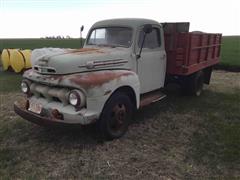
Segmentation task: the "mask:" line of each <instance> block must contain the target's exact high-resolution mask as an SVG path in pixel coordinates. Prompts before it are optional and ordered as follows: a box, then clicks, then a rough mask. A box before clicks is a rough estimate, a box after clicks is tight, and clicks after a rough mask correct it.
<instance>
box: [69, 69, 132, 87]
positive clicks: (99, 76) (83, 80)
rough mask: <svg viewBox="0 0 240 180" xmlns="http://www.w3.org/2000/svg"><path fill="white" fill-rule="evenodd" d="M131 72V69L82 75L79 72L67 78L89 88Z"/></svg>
mask: <svg viewBox="0 0 240 180" xmlns="http://www.w3.org/2000/svg"><path fill="white" fill-rule="evenodd" d="M132 74H133V72H131V71H129V72H112V71H107V72H90V73H88V74H84V75H81V74H78V75H74V76H73V77H72V78H70V79H69V80H70V81H71V82H73V83H75V84H78V85H81V86H83V87H85V88H90V87H96V86H101V85H103V84H105V83H107V82H109V81H111V80H114V79H119V78H120V77H123V76H129V75H132Z"/></svg>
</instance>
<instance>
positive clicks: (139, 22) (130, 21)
mask: <svg viewBox="0 0 240 180" xmlns="http://www.w3.org/2000/svg"><path fill="white" fill-rule="evenodd" d="M145 24H156V25H160V23H159V22H157V21H154V20H150V19H140V18H122V19H109V20H103V21H98V22H96V23H95V24H94V25H93V26H92V28H91V29H95V28H96V27H110V26H120V27H131V28H133V29H136V28H138V27H139V26H143V25H145Z"/></svg>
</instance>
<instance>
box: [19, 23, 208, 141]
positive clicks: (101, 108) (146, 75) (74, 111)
mask: <svg viewBox="0 0 240 180" xmlns="http://www.w3.org/2000/svg"><path fill="white" fill-rule="evenodd" d="M164 36H165V32H164V27H163V26H162V24H160V23H158V22H157V21H154V20H147V19H112V20H104V21H100V22H97V23H95V24H94V25H93V26H92V27H91V29H90V30H89V32H88V35H87V38H86V41H85V44H84V47H83V48H81V49H56V48H43V49H36V50H34V51H33V54H32V59H31V60H32V65H33V67H32V69H30V70H28V71H26V72H25V73H24V74H23V80H22V83H21V89H22V91H23V93H24V94H25V95H26V96H25V99H24V100H22V101H18V102H15V104H14V110H15V112H16V113H17V114H19V115H20V116H21V117H23V118H24V119H26V120H29V121H31V122H34V123H37V124H40V125H53V126H56V125H61V126H63V125H66V126H72V125H74V126H75V125H78V124H79V125H87V124H92V123H96V127H97V130H98V131H99V132H100V134H101V135H102V137H104V138H106V139H114V138H119V137H121V136H122V135H124V134H125V132H126V131H127V128H128V125H129V123H130V122H131V119H132V116H133V113H134V111H135V110H137V109H139V108H141V107H144V106H146V105H148V104H150V103H152V102H156V101H159V100H161V99H162V98H164V97H165V95H164V94H163V93H162V92H161V89H162V88H163V87H164V85H165V84H166V83H167V82H166V81H167V79H168V78H167V77H169V75H171V76H172V77H174V78H176V77H177V78H179V79H184V78H183V76H182V74H179V76H178V74H174V73H173V74H171V73H170V74H168V73H167V69H168V68H167V64H168V62H167V51H166V48H165V37H164ZM211 47H212V46H211ZM171 52H172V51H171ZM186 52H188V51H186ZM169 57H172V56H169ZM189 62H190V61H189ZM181 67H182V68H183V66H181ZM205 67H208V66H207V65H206V66H205ZM205 67H204V68H205ZM184 68H185V66H184ZM201 69H203V67H202V66H201ZM184 71H185V70H184ZM179 72H180V73H181V72H182V71H179ZM207 72H208V74H209V70H208V71H207ZM194 73H195V72H194ZM192 74H193V73H191V75H192ZM197 74H198V73H197ZM206 74H207V73H206ZM210 74H211V73H210ZM192 76H193V77H194V78H195V76H196V77H198V76H199V75H192ZM192 76H191V78H186V79H187V80H188V81H189V79H194V78H192ZM208 76H209V75H208ZM199 77H201V78H200V80H202V81H201V83H203V81H204V79H203V76H199ZM207 78H208V77H207V76H206V79H207ZM184 82H185V81H184Z"/></svg>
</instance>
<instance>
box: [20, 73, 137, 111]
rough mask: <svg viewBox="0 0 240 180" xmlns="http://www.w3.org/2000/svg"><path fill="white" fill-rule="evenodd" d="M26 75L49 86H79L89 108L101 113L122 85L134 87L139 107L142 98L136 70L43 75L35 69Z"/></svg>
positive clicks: (25, 74)
mask: <svg viewBox="0 0 240 180" xmlns="http://www.w3.org/2000/svg"><path fill="white" fill-rule="evenodd" d="M24 77H25V78H27V79H30V80H33V81H35V82H39V83H44V84H47V85H49V86H61V87H68V88H70V89H71V88H77V89H80V90H82V91H83V92H84V93H85V94H86V96H87V109H90V110H93V111H96V112H97V113H98V114H99V115H100V113H101V111H102V109H103V107H104V104H105V102H106V101H107V100H108V98H109V97H110V96H111V94H112V93H114V91H115V90H117V89H118V88H120V87H123V86H128V87H130V88H132V90H133V91H134V93H135V95H136V103H137V108H138V107H139V99H140V83H139V79H138V76H137V74H136V73H135V72H133V71H129V70H102V71H94V72H83V73H75V74H69V75H42V74H38V73H36V72H34V71H33V70H30V71H26V72H25V73H24Z"/></svg>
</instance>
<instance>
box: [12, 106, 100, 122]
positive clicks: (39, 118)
mask: <svg viewBox="0 0 240 180" xmlns="http://www.w3.org/2000/svg"><path fill="white" fill-rule="evenodd" d="M24 104H25V101H16V102H15V103H14V111H15V113H16V114H18V115H19V116H21V117H22V118H23V119H26V120H28V121H30V122H33V123H36V124H38V125H43V126H49V125H50V126H51V125H53V126H59V125H60V126H74V125H87V124H92V123H94V122H96V120H97V115H96V114H94V113H86V114H85V116H84V115H81V114H78V115H74V116H73V115H72V117H70V118H69V115H66V114H64V116H63V117H64V118H63V119H56V118H53V117H51V116H46V115H41V114H36V113H33V112H31V111H29V110H27V109H26V107H25V105H24Z"/></svg>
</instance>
